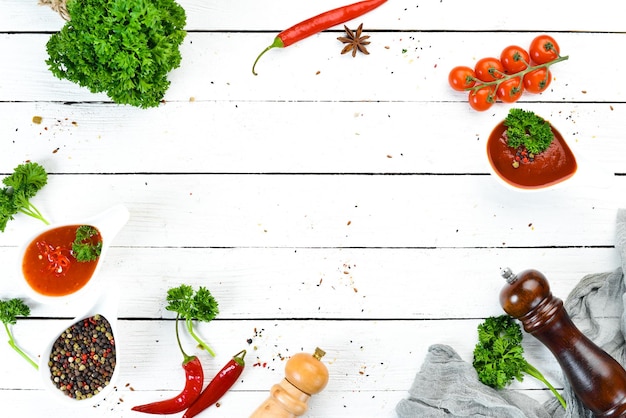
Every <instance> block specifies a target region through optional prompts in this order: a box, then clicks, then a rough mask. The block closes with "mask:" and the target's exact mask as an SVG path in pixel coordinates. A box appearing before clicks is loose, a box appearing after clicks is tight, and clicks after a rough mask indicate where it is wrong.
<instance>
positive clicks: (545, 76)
mask: <svg viewBox="0 0 626 418" xmlns="http://www.w3.org/2000/svg"><path fill="white" fill-rule="evenodd" d="M550 81H552V73H550V70H548V69H547V68H539V69H537V70H533V71H531V72H529V73H527V74H526V75H525V76H524V89H525V90H526V91H528V92H530V93H541V92H542V91H544V90H545V89H547V88H548V86H549V85H550Z"/></svg>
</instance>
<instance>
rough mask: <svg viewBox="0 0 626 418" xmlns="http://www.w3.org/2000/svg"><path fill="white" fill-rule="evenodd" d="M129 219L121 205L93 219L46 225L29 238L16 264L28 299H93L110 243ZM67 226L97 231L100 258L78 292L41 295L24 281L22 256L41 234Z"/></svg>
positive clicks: (50, 301) (60, 300)
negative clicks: (85, 227) (86, 226)
mask: <svg viewBox="0 0 626 418" xmlns="http://www.w3.org/2000/svg"><path fill="white" fill-rule="evenodd" d="M128 218H129V212H128V209H126V207H125V206H123V205H117V206H113V207H112V208H110V209H108V210H106V211H104V212H102V213H100V214H98V215H96V216H93V217H89V218H85V219H77V220H76V221H73V222H65V223H62V224H54V225H48V226H46V227H44V228H42V229H40V230H39V231H37V233H35V234H33V235H32V236H30V237H29V238H28V239H27V240H26V241H25V242H24V243H23V244H22V245H21V246H20V248H19V251H18V256H17V261H18V262H17V264H18V266H17V267H18V269H19V270H18V274H19V277H21V278H22V283H23V288H24V291H25V293H26V294H27V295H28V297H29V298H31V299H33V300H35V301H37V302H41V303H58V302H66V303H69V302H71V301H75V300H79V301H83V300H85V298H93V296H91V295H93V294H95V293H97V292H96V290H97V288H98V287H99V286H97V285H98V280H97V277H98V273H99V271H100V268H101V267H102V261H103V260H104V258H105V257H106V253H107V251H108V249H109V247H110V246H111V242H112V241H113V239H114V238H115V236H116V235H117V233H118V232H119V231H120V230H121V229H122V227H123V226H124V225H125V224H126V222H127V221H128ZM67 225H91V226H94V227H96V228H97V229H98V231H99V232H100V235H101V236H102V251H101V253H100V257H99V259H98V263H97V264H96V267H95V270H94V272H93V274H92V275H91V278H90V279H89V281H88V282H87V283H86V284H85V285H84V286H83V287H82V288H80V289H79V290H77V291H76V292H74V293H71V294H69V295H64V296H48V295H44V294H41V293H39V292H37V291H35V290H34V289H33V288H32V287H31V286H30V285H29V284H28V282H27V281H26V278H25V277H24V273H23V271H22V262H23V259H24V254H25V252H26V249H27V248H28V246H29V245H30V243H31V242H33V241H34V240H35V239H37V237H38V236H39V235H41V234H42V233H44V232H46V231H49V230H51V229H55V228H59V227H62V226H67Z"/></svg>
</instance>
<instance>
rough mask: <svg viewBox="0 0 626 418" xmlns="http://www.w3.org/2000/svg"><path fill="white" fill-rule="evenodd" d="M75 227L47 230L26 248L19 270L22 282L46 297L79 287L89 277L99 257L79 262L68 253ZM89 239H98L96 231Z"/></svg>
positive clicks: (80, 287)
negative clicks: (20, 270)
mask: <svg viewBox="0 0 626 418" xmlns="http://www.w3.org/2000/svg"><path fill="white" fill-rule="evenodd" d="M79 226H80V225H67V226H61V227H58V228H53V229H50V230H48V231H46V232H44V233H42V234H41V235H39V236H38V237H37V238H35V239H34V240H33V241H32V242H31V243H30V244H29V245H28V247H27V248H26V251H25V253H24V259H23V260H22V271H23V273H24V278H25V279H26V282H27V283H28V284H29V285H30V287H31V288H32V289H33V290H35V291H36V292H37V293H39V294H42V295H46V296H65V295H69V294H72V293H74V292H76V291H78V290H80V289H82V288H83V286H85V285H86V284H87V282H88V281H89V279H91V276H92V275H93V272H94V270H95V269H96V265H97V264H98V260H99V258H98V259H96V260H95V261H87V262H79V261H77V260H76V258H75V257H74V255H73V254H72V243H73V242H74V239H75V238H76V229H77V228H78V227H79ZM93 238H94V239H96V240H99V241H101V240H102V237H101V235H100V233H99V232H98V235H97V236H95V237H93ZM96 242H97V241H96Z"/></svg>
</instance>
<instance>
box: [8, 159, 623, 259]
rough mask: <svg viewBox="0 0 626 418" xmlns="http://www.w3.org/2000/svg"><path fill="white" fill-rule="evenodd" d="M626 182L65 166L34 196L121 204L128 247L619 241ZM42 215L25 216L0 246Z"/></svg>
mask: <svg viewBox="0 0 626 418" xmlns="http://www.w3.org/2000/svg"><path fill="white" fill-rule="evenodd" d="M42 163H46V161H42ZM624 181H626V178H625V177H624V176H620V177H615V182H614V187H612V188H606V189H605V188H603V187H594V185H588V186H586V187H583V186H580V187H574V186H575V185H576V183H571V186H572V187H566V186H567V185H564V186H563V188H561V189H554V190H550V191H546V192H540V193H534V194H521V193H519V192H516V191H509V190H508V189H505V188H504V187H502V186H501V185H500V184H499V183H497V182H496V181H495V180H494V179H493V178H491V177H490V176H431V175H426V176H421V175H418V176H385V175H382V176H350V175H240V174H236V175H198V174H188V175H186V174H180V175H145V174H137V175H132V174H128V175H96V174H91V175H59V176H51V179H50V181H49V184H48V185H47V186H46V187H45V188H44V189H43V190H42V191H41V192H40V193H39V194H38V196H37V197H36V203H35V204H36V206H37V207H38V208H39V209H40V210H41V211H42V212H43V213H44V214H46V215H47V216H48V218H49V219H50V220H52V221H54V222H71V221H72V218H73V219H76V218H77V217H79V216H80V217H84V216H85V215H84V214H90V215H91V214H94V215H95V214H96V213H98V212H100V211H102V210H104V209H107V208H108V207H110V206H112V205H114V204H117V203H122V204H125V205H127V207H128V208H129V210H130V213H131V215H130V220H129V222H128V224H127V226H126V227H125V228H124V230H123V231H122V232H121V233H120V234H119V236H118V237H116V242H115V245H121V246H131V247H137V246H142V247H150V246H156V247H171V246H174V247H198V246H199V247H282V248H300V247H328V248H344V247H374V248H375V247H390V248H404V247H408V248H431V247H435V248H437V247H443V248H449V247H452V248H455V247H528V246H530V247H545V246H548V247H550V246H611V245H613V244H614V238H615V237H614V234H615V221H616V216H617V208H619V207H623V206H624V204H625V202H624V199H625V198H624V195H623V194H620V193H618V190H623V187H624ZM73 191H75V194H74V193H73ZM81 191H84V192H85V193H86V195H82V194H81ZM433 202H437V204H436V205H434V204H433ZM81 215H82V216H81ZM564 216H567V218H564ZM41 226H43V224H41V222H39V221H36V220H34V219H32V218H28V217H26V216H19V217H18V218H17V219H16V220H14V221H11V223H10V224H9V226H7V230H6V231H5V233H4V234H2V235H1V236H0V245H10V244H11V243H13V244H14V243H15V242H19V241H20V239H26V237H27V236H29V234H31V233H32V232H33V231H34V230H36V229H38V228H39V227H41Z"/></svg>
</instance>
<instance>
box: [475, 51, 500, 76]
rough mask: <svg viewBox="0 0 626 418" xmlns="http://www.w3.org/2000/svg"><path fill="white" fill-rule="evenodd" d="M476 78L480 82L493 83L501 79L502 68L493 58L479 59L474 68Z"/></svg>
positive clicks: (497, 60)
mask: <svg viewBox="0 0 626 418" xmlns="http://www.w3.org/2000/svg"><path fill="white" fill-rule="evenodd" d="M474 72H475V73H476V78H477V79H479V80H481V81H494V80H496V79H498V78H502V76H503V73H504V67H503V66H502V63H501V62H500V60H499V59H497V58H493V57H487V58H481V59H479V60H478V61H477V62H476V65H475V66H474Z"/></svg>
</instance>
